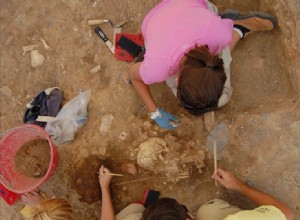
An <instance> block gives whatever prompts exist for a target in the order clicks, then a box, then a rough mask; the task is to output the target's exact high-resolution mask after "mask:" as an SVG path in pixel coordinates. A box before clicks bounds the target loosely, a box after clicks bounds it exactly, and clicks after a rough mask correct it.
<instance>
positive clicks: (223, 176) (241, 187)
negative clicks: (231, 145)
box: [213, 169, 294, 220]
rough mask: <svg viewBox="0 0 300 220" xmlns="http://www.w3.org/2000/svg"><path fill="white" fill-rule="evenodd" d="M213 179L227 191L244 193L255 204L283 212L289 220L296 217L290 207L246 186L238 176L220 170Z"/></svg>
mask: <svg viewBox="0 0 300 220" xmlns="http://www.w3.org/2000/svg"><path fill="white" fill-rule="evenodd" d="M213 178H214V179H215V180H217V181H218V182H220V183H221V184H222V185H223V186H224V187H226V188H227V189H233V190H237V191H238V192H240V193H242V194H243V195H245V196H246V197H248V198H249V199H250V200H252V201H253V202H255V203H256V204H257V205H258V206H261V205H272V206H275V207H276V208H278V209H280V210H281V212H282V213H283V214H284V215H285V217H286V219H287V220H292V219H293V217H294V212H293V210H292V209H290V208H289V207H288V206H286V205H285V204H283V203H282V202H280V201H279V200H278V199H276V198H274V197H273V196H271V195H269V194H267V193H264V192H261V191H259V190H256V189H253V188H251V187H250V186H248V185H246V184H245V183H243V182H242V181H240V180H239V179H238V178H237V177H236V176H234V175H233V174H232V173H231V172H229V171H225V170H222V169H218V170H217V173H216V174H213Z"/></svg>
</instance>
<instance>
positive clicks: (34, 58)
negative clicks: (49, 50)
mask: <svg viewBox="0 0 300 220" xmlns="http://www.w3.org/2000/svg"><path fill="white" fill-rule="evenodd" d="M44 59H45V57H44V56H43V55H42V54H40V53H39V51H38V50H32V51H31V66H32V67H38V66H41V65H42V64H43V62H44Z"/></svg>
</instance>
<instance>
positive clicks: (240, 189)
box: [235, 181, 249, 194]
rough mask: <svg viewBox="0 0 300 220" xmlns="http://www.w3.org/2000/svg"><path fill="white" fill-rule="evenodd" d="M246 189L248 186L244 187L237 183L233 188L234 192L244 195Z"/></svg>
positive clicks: (244, 185)
mask: <svg viewBox="0 0 300 220" xmlns="http://www.w3.org/2000/svg"><path fill="white" fill-rule="evenodd" d="M248 188H249V186H248V185H246V184H245V183H243V182H240V181H239V182H238V183H237V186H236V187H235V190H237V191H238V192H240V193H242V194H244V192H245V191H247V190H248Z"/></svg>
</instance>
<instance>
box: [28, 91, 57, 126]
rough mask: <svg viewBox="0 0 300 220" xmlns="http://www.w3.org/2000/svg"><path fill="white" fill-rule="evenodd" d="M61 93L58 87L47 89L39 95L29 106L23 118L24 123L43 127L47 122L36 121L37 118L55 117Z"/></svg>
mask: <svg viewBox="0 0 300 220" xmlns="http://www.w3.org/2000/svg"><path fill="white" fill-rule="evenodd" d="M61 102H62V91H61V90H60V88H58V87H53V88H48V89H46V90H44V91H43V92H41V93H39V94H38V95H37V96H36V97H34V99H33V100H32V102H31V103H30V104H27V106H26V107H27V109H26V111H25V115H24V118H23V122H24V123H29V124H35V125H38V126H41V127H45V126H46V124H47V122H39V121H36V119H37V117H38V116H51V117H55V116H56V115H57V114H58V112H59V111H60V108H61Z"/></svg>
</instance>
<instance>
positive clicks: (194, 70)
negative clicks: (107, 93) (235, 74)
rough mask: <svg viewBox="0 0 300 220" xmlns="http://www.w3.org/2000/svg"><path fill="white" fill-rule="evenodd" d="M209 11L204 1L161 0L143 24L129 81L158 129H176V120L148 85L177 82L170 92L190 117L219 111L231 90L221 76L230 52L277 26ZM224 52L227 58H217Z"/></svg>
mask: <svg viewBox="0 0 300 220" xmlns="http://www.w3.org/2000/svg"><path fill="white" fill-rule="evenodd" d="M212 10H214V7H213V5H212V4H211V3H209V2H208V1H207V0H163V1H162V2H161V3H159V4H158V5H157V6H156V7H155V8H153V9H152V10H151V11H150V12H149V13H148V14H147V15H146V17H145V19H144V21H143V24H142V33H143V36H144V39H145V47H146V51H145V54H144V60H143V61H142V62H139V63H135V64H134V65H132V67H131V68H130V73H129V77H130V80H131V82H132V84H133V86H134V87H135V89H136V91H137V92H138V94H139V95H140V97H141V98H142V100H143V101H144V103H145V105H146V106H147V108H148V110H149V111H150V117H151V119H153V120H155V121H156V123H157V124H158V125H159V126H160V127H162V128H166V129H175V127H176V126H178V123H179V120H178V118H177V117H175V116H173V115H171V114H170V113H168V112H166V111H164V110H163V109H162V108H159V107H158V106H157V105H156V103H155V101H154V99H153V97H152V95H151V93H150V90H149V85H150V84H153V83H160V82H163V81H167V84H168V80H171V79H172V80H173V81H174V82H175V80H176V82H177V83H175V88H171V89H172V91H173V93H174V94H175V95H177V97H178V98H179V100H180V101H181V104H182V106H183V107H184V108H185V109H186V110H188V111H189V112H190V113H192V114H194V115H200V114H203V113H205V112H207V111H210V110H214V109H216V108H218V107H222V106H223V105H224V104H226V103H227V102H228V101H229V98H230V96H231V91H232V88H231V86H230V74H229V71H227V72H226V66H227V67H228V68H229V66H230V61H231V57H230V52H232V51H233V50H234V48H235V46H236V44H237V43H238V41H239V40H240V39H242V38H244V37H245V36H246V35H248V34H250V33H252V32H253V31H266V30H271V29H273V28H274V27H275V25H276V23H277V22H276V18H275V17H273V16H271V15H268V14H265V13H261V12H253V13H250V14H248V15H241V14H240V13H239V12H237V11H228V12H225V13H224V14H223V15H222V17H220V16H218V15H217V14H216V13H215V12H214V11H212ZM226 50H227V53H228V54H229V58H228V59H227V58H226V57H225V58H224V57H223V56H222V53H223V52H224V53H226ZM226 59H227V60H229V62H228V64H226ZM223 60H224V62H223ZM173 84H174V83H173ZM168 85H169V84H168ZM170 87H171V86H170Z"/></svg>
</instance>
